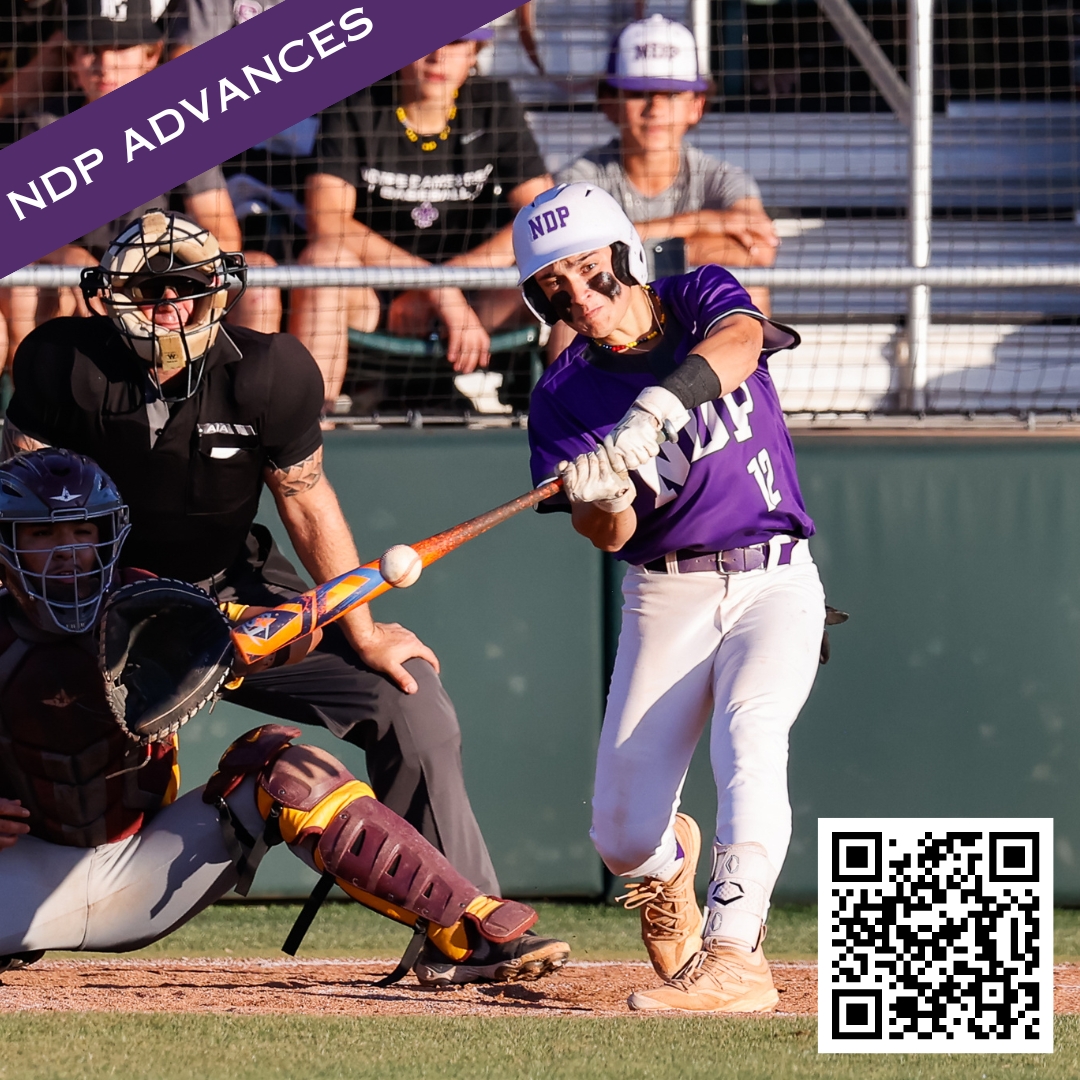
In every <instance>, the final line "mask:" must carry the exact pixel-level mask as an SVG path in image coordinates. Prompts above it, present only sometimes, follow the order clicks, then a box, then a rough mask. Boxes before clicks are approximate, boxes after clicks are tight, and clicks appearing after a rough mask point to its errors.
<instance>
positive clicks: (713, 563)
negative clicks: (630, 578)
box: [644, 537, 799, 574]
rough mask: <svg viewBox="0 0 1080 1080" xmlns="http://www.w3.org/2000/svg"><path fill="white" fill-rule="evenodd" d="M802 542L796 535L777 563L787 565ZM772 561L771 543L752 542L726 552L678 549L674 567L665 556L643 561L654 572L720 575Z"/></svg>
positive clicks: (737, 572)
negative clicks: (671, 567)
mask: <svg viewBox="0 0 1080 1080" xmlns="http://www.w3.org/2000/svg"><path fill="white" fill-rule="evenodd" d="M798 543H799V541H798V540H796V539H795V537H792V538H791V540H790V541H789V542H788V543H786V544H784V545H783V547H781V548H780V554H779V556H778V557H777V559H776V563H775V565H776V566H787V565H789V564H790V562H791V556H792V554H793V553H794V551H795V547H796V545H797V544H798ZM768 562H769V545H768V544H750V545H749V546H748V547H738V548H728V550H727V551H707V552H700V551H690V550H688V549H687V548H680V549H679V550H678V551H676V552H675V567H676V568H675V569H674V570H669V569H668V557H667V556H666V555H665V556H663V557H662V558H659V559H653V560H652V562H647V563H645V564H644V569H646V570H650V571H652V572H653V573H655V574H668V573H679V574H695V573H702V572H704V571H709V570H711V571H713V572H714V573H720V574H742V573H745V572H746V571H747V570H761V569H762V568H763V567H765V566H767V565H768Z"/></svg>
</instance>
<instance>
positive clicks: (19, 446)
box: [0, 420, 49, 461]
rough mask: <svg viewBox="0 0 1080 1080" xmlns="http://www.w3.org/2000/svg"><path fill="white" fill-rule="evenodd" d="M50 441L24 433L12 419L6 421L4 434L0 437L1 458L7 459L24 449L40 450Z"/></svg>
mask: <svg viewBox="0 0 1080 1080" xmlns="http://www.w3.org/2000/svg"><path fill="white" fill-rule="evenodd" d="M48 445H49V444H48V443H43V442H39V441H38V440H37V439H33V438H31V437H30V436H29V435H24V434H23V433H22V432H21V431H20V430H19V429H18V428H17V427H16V426H15V425H14V424H13V423H12V422H11V421H10V420H5V421H4V435H3V438H2V439H0V460H2V461H7V460H8V458H13V457H14V456H15V455H16V454H20V453H22V452H23V451H24V450H40V449H41V448H42V447H43V446H48Z"/></svg>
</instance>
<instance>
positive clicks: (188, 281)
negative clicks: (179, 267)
mask: <svg viewBox="0 0 1080 1080" xmlns="http://www.w3.org/2000/svg"><path fill="white" fill-rule="evenodd" d="M209 288H210V285H209V283H208V282H205V281H197V280H196V279H195V278H190V277H181V276H179V275H172V274H161V275H160V276H159V275H154V276H153V277H146V278H141V279H139V280H136V281H129V282H128V285H127V289H126V290H125V291H126V292H127V293H128V294H129V295H130V296H131V298H132V299H133V300H164V299H165V298H166V297H165V293H166V292H168V291H169V290H172V292H173V293H174V294H175V297H176V299H178V300H184V299H187V298H189V297H192V296H200V295H202V294H203V293H205V292H206V291H207V290H208V289H209ZM169 299H172V298H171V297H170V298H169Z"/></svg>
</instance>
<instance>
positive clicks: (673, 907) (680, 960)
mask: <svg viewBox="0 0 1080 1080" xmlns="http://www.w3.org/2000/svg"><path fill="white" fill-rule="evenodd" d="M675 839H676V840H677V841H678V842H679V846H680V847H681V848H682V851H683V864H682V866H681V867H680V869H679V872H678V873H677V874H676V875H675V876H674V877H673V878H671V880H670V881H661V880H660V879H659V878H645V880H644V881H639V882H633V883H632V884H630V885H628V886H627V887H626V892H625V893H623V895H622V896H620V897H618V898H617V900H618V902H619V903H621V904H622V905H623V906H624V907H625V908H626V909H627V910H628V911H632V910H633V909H634V908H640V909H641V940H642V941H644V942H645V949H646V951H647V952H648V954H649V959H650V960H651V961H652V966H653V968H655V970H656V973H657V975H659V976H660V978H662V979H672V978H674V977H675V975H676V974H677V973H678V972H679V971H680V970H681V969H682V968H683V967H685V966H686V964H687V962H688V961H689V960H690V959H691V958H692V957H693V956H694V954H695V953H696V952H698V951H699V950H700V949H701V927H702V923H703V921H704V917H703V915H702V912H701V908H700V907H698V902H697V895H696V894H695V892H694V876H695V874H696V872H697V864H698V856H699V855H700V854H701V830H700V829H698V827H697V822H696V821H694V819H693V818H692V817H688V816H687V815H686V814H676V815H675Z"/></svg>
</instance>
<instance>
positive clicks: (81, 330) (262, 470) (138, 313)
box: [3, 211, 499, 896]
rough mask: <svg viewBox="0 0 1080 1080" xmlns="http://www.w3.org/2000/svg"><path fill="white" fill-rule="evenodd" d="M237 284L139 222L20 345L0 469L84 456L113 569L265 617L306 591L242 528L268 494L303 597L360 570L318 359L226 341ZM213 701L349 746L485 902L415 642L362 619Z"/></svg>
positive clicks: (178, 235) (199, 249)
mask: <svg viewBox="0 0 1080 1080" xmlns="http://www.w3.org/2000/svg"><path fill="white" fill-rule="evenodd" d="M245 275H246V267H245V265H244V260H243V256H241V255H238V254H232V253H223V252H221V250H220V249H219V246H218V243H217V240H216V239H215V238H214V236H213V235H212V234H211V233H209V232H208V231H207V230H206V229H202V228H200V227H199V226H198V225H196V224H195V223H193V222H191V221H190V220H188V219H187V218H185V217H184V216H183V215H181V214H174V213H167V212H161V211H152V212H150V213H147V214H144V215H143V216H142V217H141V218H140V219H139V220H138V221H137V222H135V223H134V224H133V225H131V226H130V227H129V228H127V229H126V230H124V231H123V232H122V233H121V234H120V235H119V236H118V237H117V238H116V239H115V240H114V241H113V243H112V245H111V246H110V247H109V249H108V250H107V251H106V253H105V255H104V256H103V258H102V260H101V265H100V266H99V267H93V268H90V269H87V270H85V271H84V272H83V282H82V288H83V293H84V295H85V296H86V298H87V302H88V303H89V304H90V306H91V308H92V309H93V310H94V311H95V312H97V314H96V315H95V316H92V317H91V318H89V319H81V318H61V319H53V320H51V321H49V322H46V323H44V324H42V325H41V326H40V327H38V328H37V329H36V330H35V331H33V333H31V334H30V335H29V336H28V337H27V338H26V339H25V341H24V342H23V343H22V345H21V346H20V348H19V350H18V352H17V354H16V356H15V364H14V370H13V376H14V380H15V386H16V390H15V396H14V397H13V398H12V400H11V404H10V405H9V407H8V412H7V420H6V423H5V425H4V435H3V457H4V458H5V459H7V458H8V457H10V456H11V455H12V454H15V453H17V452H19V451H21V450H30V449H34V448H36V447H40V446H46V445H48V446H63V447H66V448H68V449H70V450H74V451H77V452H78V453H82V454H86V455H87V456H88V457H90V458H92V459H93V460H94V461H97V462H98V463H99V464H100V465H101V467H102V468H103V469H104V470H105V471H106V472H107V473H108V474H109V475H110V476H112V477H113V479H114V480H115V481H116V483H117V485H118V486H119V488H120V490H121V491H123V492H124V494H125V497H126V499H127V501H128V504H129V506H130V508H131V523H132V529H131V534H130V537H129V539H128V543H127V546H126V548H125V551H124V557H123V561H124V562H125V564H126V565H129V566H134V567H138V568H140V569H143V570H149V571H151V572H153V573H155V574H158V575H160V576H163V577H172V578H179V579H181V580H183V581H189V582H194V583H196V584H198V585H200V586H202V587H203V588H204V589H207V590H208V591H209V592H211V593H213V594H215V595H216V596H217V597H218V599H219V600H221V601H226V602H234V603H239V604H259V605H273V604H277V603H281V602H282V600H283V599H287V598H290V597H292V596H295V595H296V594H297V593H298V592H302V591H304V590H305V589H307V588H308V586H307V585H306V584H305V582H304V581H303V580H302V579H301V578H300V577H299V576H298V575H297V573H296V571H295V570H294V568H293V567H292V566H291V565H290V563H289V562H288V561H287V560H286V559H285V558H284V556H283V555H282V554H281V553H280V552H279V551H278V550H277V548H276V547H275V545H274V542H273V540H272V539H271V536H270V532H269V530H267V529H266V528H265V527H264V526H262V525H259V524H256V523H255V520H254V519H255V515H256V513H257V512H258V508H259V498H260V495H261V493H262V487H263V484H264V483H265V484H266V485H267V486H268V487H269V489H270V491H271V493H272V494H273V496H274V501H275V503H276V504H277V510H278V513H279V515H280V517H281V521H282V524H283V525H284V526H285V529H286V531H287V532H288V535H289V538H290V540H291V541H292V543H293V546H294V547H295V549H296V551H297V553H298V555H299V556H300V560H301V562H302V563H303V565H304V567H305V569H306V570H307V571H308V573H309V574H310V575H311V576H312V577H313V578H314V579H315V581H316V582H319V583H321V582H324V581H326V580H328V579H329V578H332V577H334V576H336V575H337V574H340V573H343V572H344V571H346V570H349V569H352V568H353V567H355V566H357V565H359V563H360V558H359V556H358V554H357V551H356V546H355V544H354V542H353V539H352V536H351V534H350V531H349V527H348V525H347V524H346V522H345V518H344V516H343V515H342V513H341V509H340V507H339V506H338V502H337V497H336V495H335V494H334V490H333V488H332V487H331V486H330V482H329V480H327V479H326V477H325V476H324V475H323V469H322V457H323V447H322V433H321V430H320V426H319V418H320V411H321V409H322V402H323V385H322V376H321V375H320V374H319V369H318V367H317V366H316V364H315V362H314V360H313V359H312V358H311V355H310V354H309V353H308V352H307V350H306V349H305V348H304V347H303V346H302V345H301V344H300V343H299V342H298V341H297V340H296V339H295V338H293V337H291V336H290V335H288V334H260V333H257V332H256V331H253V330H247V329H244V328H241V327H238V326H229V327H228V328H227V329H226V327H225V326H224V325H222V320H223V318H224V316H225V314H226V313H227V311H228V310H229V308H230V307H231V305H232V304H234V303H235V302H236V299H237V298H238V296H239V293H237V292H235V291H234V292H233V294H232V300H231V301H230V298H229V289H230V287H232V288H233V289H234V290H235V287H236V284H237V282H238V281H239V284H240V285H241V290H240V291H241V292H242V287H243V284H244V278H245ZM226 697H227V699H228V700H230V701H234V702H235V703H236V704H238V705H243V706H246V707H247V708H251V709H256V710H258V711H259V712H262V713H268V714H270V715H272V716H277V717H280V718H281V719H283V720H290V721H293V722H295V723H307V724H320V725H322V726H323V727H326V728H327V729H329V730H330V731H332V732H333V733H334V734H335V735H336V736H338V737H339V738H342V739H345V740H346V741H347V742H350V743H353V744H355V745H356V746H359V747H361V748H363V749H364V751H365V752H366V754H367V767H368V775H369V778H370V780H371V786H372V787H373V788H374V790H375V794H376V796H377V797H378V799H379V800H380V801H381V802H383V803H385V804H386V805H387V806H389V807H390V809H392V810H394V811H395V812H396V813H398V814H399V815H400V816H401V817H403V818H405V819H406V820H407V821H408V822H409V823H410V824H412V825H413V826H414V827H415V828H416V829H418V830H419V831H420V832H421V833H423V835H424V836H425V838H426V839H428V840H429V841H430V842H431V843H432V844H434V845H435V846H436V847H439V848H441V849H442V851H443V852H444V853H445V854H446V855H447V856H448V858H449V859H450V861H451V862H452V863H453V864H454V866H455V867H456V868H457V869H458V870H459V871H460V872H461V873H463V874H464V875H465V876H466V877H467V878H469V880H471V881H472V882H473V883H474V884H475V885H476V886H477V887H478V888H480V889H482V890H483V891H485V892H487V893H489V894H491V895H496V896H497V895H499V887H498V882H497V880H496V877H495V871H494V868H493V867H492V865H491V859H490V857H489V855H488V852H487V847H486V845H485V844H484V840H483V837H482V836H481V834H480V828H479V826H478V825H477V823H476V819H475V817H474V816H473V812H472V807H471V806H470V805H469V799H468V795H467V793H466V791H465V782H464V778H463V776H462V770H461V735H460V731H459V729H458V722H457V717H456V715H455V713H454V708H453V705H452V704H451V702H450V699H449V697H448V696H447V694H446V691H445V690H444V689H443V686H442V683H441V682H440V681H439V678H438V660H437V658H436V657H435V654H434V653H433V652H432V651H431V649H429V648H428V647H427V646H426V645H424V644H423V643H422V642H421V641H420V640H419V639H418V638H417V637H416V636H415V635H414V634H413V633H412V632H411V631H409V630H406V629H405V628H404V627H402V626H399V625H397V624H396V623H376V622H373V621H372V618H371V615H370V613H369V611H368V608H367V607H360V608H358V609H357V610H356V611H354V612H352V613H351V614H350V615H348V616H346V617H345V618H343V619H342V620H341V621H340V622H338V623H337V624H335V625H334V626H331V627H329V628H328V629H327V632H326V634H325V635H324V637H323V640H322V643H321V644H320V645H319V647H318V649H317V650H315V651H314V652H312V653H311V654H310V655H309V656H308V657H307V658H306V659H305V660H304V661H302V662H301V663H299V664H295V665H291V666H289V667H287V668H280V669H273V668H272V669H269V670H266V671H262V672H259V673H258V674H256V675H252V676H249V677H248V678H247V679H245V680H244V682H243V684H242V685H241V686H240V687H239V689H237V690H233V691H230V692H228V693H227V694H226Z"/></svg>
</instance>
